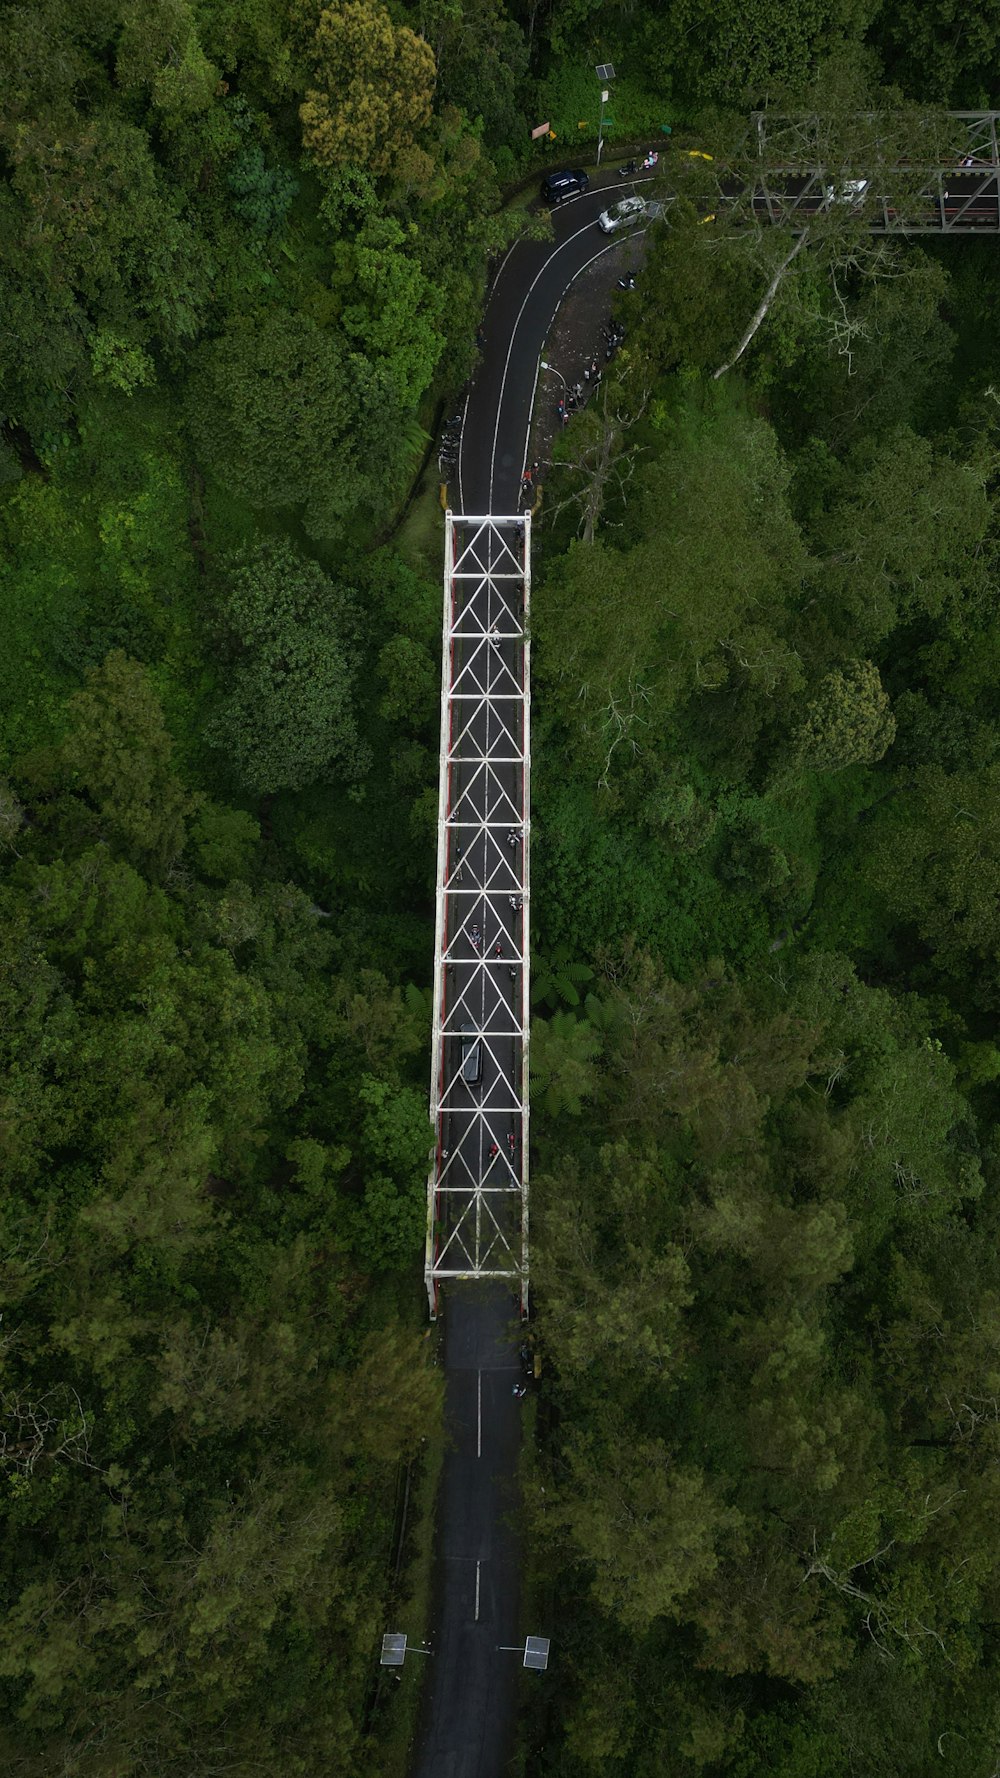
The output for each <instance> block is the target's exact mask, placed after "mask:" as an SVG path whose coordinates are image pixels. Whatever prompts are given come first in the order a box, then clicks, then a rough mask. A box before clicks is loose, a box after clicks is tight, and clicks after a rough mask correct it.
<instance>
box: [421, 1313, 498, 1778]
mask: <svg viewBox="0 0 1000 1778" xmlns="http://www.w3.org/2000/svg"><path fill="white" fill-rule="evenodd" d="M517 1317H518V1303H517V1301H516V1300H515V1298H514V1297H513V1296H512V1295H511V1293H510V1291H509V1290H508V1289H506V1288H505V1287H504V1286H503V1285H501V1284H482V1283H477V1284H461V1285H451V1286H450V1287H449V1290H448V1295H447V1302H446V1307H445V1314H444V1330H445V1335H444V1345H445V1365H446V1367H447V1379H446V1386H447V1397H446V1423H447V1429H448V1434H449V1437H450V1439H451V1449H450V1450H449V1452H448V1455H447V1457H446V1458H445V1464H444V1472H443V1476H442V1481H441V1489H440V1493H439V1496H438V1521H437V1547H436V1552H435V1558H436V1575H435V1626H436V1627H435V1631H434V1634H433V1637H432V1642H431V1647H432V1649H433V1651H434V1652H433V1657H432V1659H431V1660H430V1662H429V1663H428V1666H429V1672H428V1674H427V1677H426V1682H425V1684H426V1690H425V1697H424V1704H425V1710H424V1721H423V1730H422V1735H421V1739H420V1744H419V1751H418V1754H417V1758H416V1761H415V1763H414V1766H413V1772H414V1778H501V1775H502V1774H503V1772H504V1771H505V1769H506V1766H507V1761H508V1758H509V1755H510V1743H511V1738H512V1732H513V1722H514V1702H515V1688H516V1685H517V1682H518V1674H519V1670H520V1665H521V1663H520V1659H519V1656H518V1655H517V1654H516V1653H510V1652H503V1651H502V1650H501V1649H500V1647H499V1646H498V1645H500V1644H504V1643H507V1644H511V1645H513V1644H516V1643H517V1642H518V1639H519V1636H520V1629H521V1626H520V1618H519V1606H520V1591H519V1567H520V1550H519V1537H518V1528H517V1520H518V1501H517V1486H516V1478H517V1459H518V1452H519V1450H520V1445H521V1426H520V1417H521V1412H522V1407H521V1403H520V1402H518V1401H516V1400H515V1399H514V1396H513V1394H512V1385H513V1384H514V1383H515V1382H516V1381H517V1378H518V1376H519V1375H520V1366H519V1360H518V1355H517V1349H518V1343H519V1335H518V1320H517ZM521 1640H522V1641H523V1637H521Z"/></svg>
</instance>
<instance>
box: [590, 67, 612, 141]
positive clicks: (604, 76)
mask: <svg viewBox="0 0 1000 1778" xmlns="http://www.w3.org/2000/svg"><path fill="white" fill-rule="evenodd" d="M594 73H595V74H596V75H597V78H598V80H599V81H600V82H601V120H600V122H599V124H598V126H597V165H598V166H600V164H601V149H602V148H603V147H604V107H605V105H606V104H607V102H608V99H609V97H610V93H609V90H608V87H607V86H606V85H605V82H606V81H609V80H614V77H615V71H614V68H613V67H612V65H611V63H610V62H598V64H597V67H596V68H595V69H594Z"/></svg>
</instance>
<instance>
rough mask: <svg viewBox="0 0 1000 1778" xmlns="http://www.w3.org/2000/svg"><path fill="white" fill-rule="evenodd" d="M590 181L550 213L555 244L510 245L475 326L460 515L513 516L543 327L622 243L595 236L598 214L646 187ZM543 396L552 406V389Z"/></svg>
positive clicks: (607, 178) (611, 174)
mask: <svg viewBox="0 0 1000 1778" xmlns="http://www.w3.org/2000/svg"><path fill="white" fill-rule="evenodd" d="M591 178H592V184H591V188H590V190H589V191H588V192H585V193H584V194H583V196H582V197H577V198H570V199H569V200H568V201H567V202H566V203H564V204H560V205H559V206H558V208H557V209H555V210H554V211H553V212H552V223H553V230H554V234H555V240H554V241H552V242H549V241H521V242H518V244H517V245H516V246H515V247H513V248H512V249H511V251H510V253H509V254H508V255H507V258H506V259H505V260H504V262H503V265H502V266H501V268H500V271H499V273H498V274H497V277H496V279H495V281H494V284H493V288H492V290H491V292H490V297H489V302H488V304H487V308H486V315H485V318H484V321H483V333H484V335H485V345H484V349H483V353H482V359H481V362H480V365H479V368H478V371H477V373H476V376H475V380H474V382H473V384H472V388H471V391H470V394H469V401H468V407H467V409H466V414H465V424H464V426H463V428H462V445H461V451H460V454H459V474H458V504H459V509H460V510H461V511H462V512H466V513H469V514H474V513H475V514H480V513H514V512H517V510H518V499H519V495H520V489H521V475H522V473H523V471H524V467H525V460H526V457H527V449H528V429H529V426H530V424H531V405H532V396H533V394H534V388H535V377H536V373H537V370H538V362H539V358H540V356H541V352H542V347H543V345H544V343H545V339H546V336H547V334H548V331H549V328H550V327H551V325H552V322H553V320H554V319H555V315H556V312H557V310H558V308H559V304H560V303H561V301H562V299H563V297H564V296H565V295H566V292H567V289H568V286H569V285H570V284H571V283H572V281H573V279H574V278H575V277H576V276H577V275H578V274H579V273H580V272H582V271H583V270H584V268H585V267H586V266H588V265H590V263H591V261H592V260H593V259H595V258H597V257H598V255H600V254H601V253H610V252H611V251H612V249H613V248H614V247H616V246H617V245H618V243H619V241H621V240H622V238H623V234H622V233H618V234H613V235H605V234H602V232H601V230H600V229H599V228H598V226H597V218H598V216H599V215H600V213H601V211H602V210H604V209H606V208H607V206H608V204H609V203H610V202H612V201H613V200H614V199H615V198H617V197H620V196H622V195H624V194H625V193H626V192H630V191H632V190H637V191H641V190H642V189H643V186H644V185H646V184H648V183H649V181H648V179H647V180H643V179H642V178H639V179H620V178H619V177H618V173H617V170H616V169H615V168H614V167H612V168H610V169H605V171H604V172H603V173H601V174H599V175H597V174H592V175H591ZM623 232H624V231H623ZM542 374H543V375H544V374H545V373H544V372H543V373H542ZM551 394H552V397H553V400H557V399H558V394H559V388H558V384H557V383H556V382H553V383H552V385H551Z"/></svg>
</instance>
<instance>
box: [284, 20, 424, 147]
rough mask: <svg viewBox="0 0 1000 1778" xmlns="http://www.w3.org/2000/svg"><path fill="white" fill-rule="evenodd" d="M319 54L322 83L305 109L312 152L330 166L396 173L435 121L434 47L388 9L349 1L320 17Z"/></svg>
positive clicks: (304, 125) (306, 134)
mask: <svg viewBox="0 0 1000 1778" xmlns="http://www.w3.org/2000/svg"><path fill="white" fill-rule="evenodd" d="M313 56H314V67H315V70H316V82H317V84H316V86H315V87H311V88H310V89H309V91H308V92H307V94H306V98H305V103H304V104H303V105H302V107H301V110H300V112H299V115H300V117H301V119H302V130H303V140H304V142H305V146H306V148H307V149H308V151H309V153H310V154H311V155H312V156H313V158H314V160H316V161H318V162H319V164H320V166H324V167H342V166H363V167H366V168H367V169H368V171H369V172H371V173H375V174H385V173H390V172H392V170H393V168H394V166H395V164H396V162H397V160H398V159H399V157H400V156H401V155H402V154H404V153H405V151H406V150H407V149H408V148H410V146H411V144H412V143H413V140H414V137H415V135H416V133H417V131H418V130H421V129H423V127H424V125H425V124H426V123H427V122H428V121H429V119H430V115H431V98H432V96H433V92H434V78H435V67H434V52H433V51H432V49H431V47H430V44H429V43H426V42H425V41H424V39H423V38H422V37H418V36H417V35H416V33H415V32H414V31H410V30H408V29H407V27H406V26H405V25H398V26H397V25H394V24H393V22H392V19H391V18H390V17H389V14H388V13H387V12H386V11H385V9H384V7H381V6H373V5H371V4H369V0H342V3H341V4H340V5H338V6H336V7H327V8H325V9H324V10H323V11H322V12H321V13H320V16H319V24H318V25H317V27H316V36H315V39H314V43H313Z"/></svg>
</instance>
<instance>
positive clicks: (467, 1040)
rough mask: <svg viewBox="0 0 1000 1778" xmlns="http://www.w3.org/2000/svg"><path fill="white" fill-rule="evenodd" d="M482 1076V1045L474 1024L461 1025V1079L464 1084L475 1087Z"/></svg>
mask: <svg viewBox="0 0 1000 1778" xmlns="http://www.w3.org/2000/svg"><path fill="white" fill-rule="evenodd" d="M482 1078H483V1046H482V1044H481V1043H480V1041H479V1037H478V1034H477V1032H476V1027H475V1025H463V1026H462V1079H463V1080H464V1082H465V1084H466V1086H468V1087H476V1086H478V1085H479V1082H480V1081H481V1080H482Z"/></svg>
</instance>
